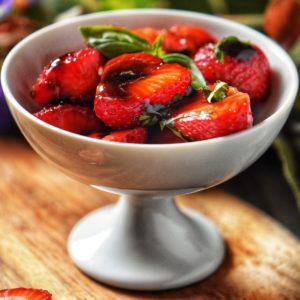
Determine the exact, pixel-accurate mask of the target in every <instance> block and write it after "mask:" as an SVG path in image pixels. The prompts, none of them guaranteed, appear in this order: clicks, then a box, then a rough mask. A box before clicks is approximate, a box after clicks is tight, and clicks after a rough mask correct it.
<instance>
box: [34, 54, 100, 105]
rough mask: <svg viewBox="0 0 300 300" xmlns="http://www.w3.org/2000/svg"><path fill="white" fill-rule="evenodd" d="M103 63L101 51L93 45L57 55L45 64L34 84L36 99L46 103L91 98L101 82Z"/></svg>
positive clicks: (87, 99) (83, 101)
mask: <svg viewBox="0 0 300 300" xmlns="http://www.w3.org/2000/svg"><path fill="white" fill-rule="evenodd" d="M100 64H101V57H100V53H99V52H98V51H97V50H95V49H91V48H86V49H82V50H79V51H75V52H71V53H68V54H65V55H63V56H61V57H59V58H57V59H54V60H53V61H52V62H50V63H49V64H48V65H47V66H46V67H45V68H44V70H43V72H42V73H41V74H40V75H39V77H38V78H37V80H36V82H35V84H34V85H33V87H32V92H31V94H32V97H33V99H34V100H35V101H36V102H37V103H39V104H43V105H47V104H49V103H52V102H55V103H58V102H61V101H67V102H69V101H70V102H76V103H89V102H92V101H93V99H94V96H95V89H96V87H97V84H98V79H99V78H98V77H99V76H98V69H99V67H100Z"/></svg>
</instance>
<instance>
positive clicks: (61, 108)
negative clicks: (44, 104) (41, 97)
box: [34, 104, 105, 134]
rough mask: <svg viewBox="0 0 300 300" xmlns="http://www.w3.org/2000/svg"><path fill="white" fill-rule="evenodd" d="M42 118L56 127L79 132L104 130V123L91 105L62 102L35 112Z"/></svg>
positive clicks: (86, 132)
mask: <svg viewBox="0 0 300 300" xmlns="http://www.w3.org/2000/svg"><path fill="white" fill-rule="evenodd" d="M34 116H36V117H37V118H39V119H40V120H42V121H44V122H46V123H48V124H50V125H53V126H55V127H58V128H61V129H64V130H67V131H70V132H73V133H79V134H89V133H91V132H98V131H103V130H104V129H105V128H104V125H103V123H102V122H101V121H100V120H99V119H98V118H97V117H96V115H95V113H94V112H93V110H92V109H91V108H89V107H82V106H75V105H71V104H60V105H57V106H53V107H50V108H45V109H43V110H41V111H40V112H37V113H35V114H34Z"/></svg>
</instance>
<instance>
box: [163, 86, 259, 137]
mask: <svg viewBox="0 0 300 300" xmlns="http://www.w3.org/2000/svg"><path fill="white" fill-rule="evenodd" d="M221 84H222V83H221ZM216 87H217V85H216V86H215V87H214V88H216ZM223 87H225V89H223V90H222V87H221V89H220V90H219V91H215V90H214V91H213V92H212V93H210V95H212V94H215V95H216V94H217V93H219V94H223V96H222V97H221V98H223V97H224V99H222V100H217V102H212V103H209V102H208V101H207V99H206V97H205V96H204V93H203V92H202V91H198V92H197V93H196V94H195V95H194V96H193V97H192V98H191V99H190V100H189V102H188V103H187V104H185V105H183V106H181V107H180V108H178V109H176V110H174V111H173V112H172V114H171V116H170V117H171V118H170V119H169V120H168V121H166V122H165V124H167V126H170V127H171V128H172V129H173V130H176V131H178V132H179V133H180V134H181V135H182V136H183V137H184V138H187V139H188V140H192V141H200V140H206V139H211V138H215V137H220V136H224V135H228V134H231V133H234V132H238V131H241V130H244V129H247V128H249V127H251V126H252V121H253V119H252V113H251V108H250V99H249V96H248V94H245V93H241V92H238V91H237V90H236V89H233V88H229V89H228V88H227V87H226V85H223ZM209 98H210V96H209V97H208V99H209Z"/></svg>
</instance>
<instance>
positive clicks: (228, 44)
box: [214, 36, 255, 63]
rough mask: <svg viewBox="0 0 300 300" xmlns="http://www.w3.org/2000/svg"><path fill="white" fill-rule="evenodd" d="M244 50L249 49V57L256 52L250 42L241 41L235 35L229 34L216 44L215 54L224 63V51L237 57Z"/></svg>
mask: <svg viewBox="0 0 300 300" xmlns="http://www.w3.org/2000/svg"><path fill="white" fill-rule="evenodd" d="M244 50H248V52H247V56H249V57H251V56H252V55H253V54H255V50H254V49H253V48H252V47H251V44H250V43H249V42H243V41H240V40H239V39H238V38H237V37H235V36H227V37H224V38H223V39H221V40H220V41H219V42H218V43H217V44H216V46H215V48H214V55H215V57H216V58H217V59H218V60H219V61H220V62H222V63H224V53H226V54H228V55H230V56H233V57H236V56H238V55H239V54H240V53H241V52H242V51H244ZM241 58H244V57H241Z"/></svg>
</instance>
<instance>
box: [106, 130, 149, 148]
mask: <svg viewBox="0 0 300 300" xmlns="http://www.w3.org/2000/svg"><path fill="white" fill-rule="evenodd" d="M147 139H148V131H147V129H146V128H145V127H136V128H132V129H125V130H118V131H112V132H111V133H110V134H108V135H107V136H105V137H104V138H102V140H105V141H111V142H120V143H135V144H145V143H146V142H147Z"/></svg>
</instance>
